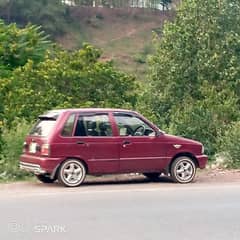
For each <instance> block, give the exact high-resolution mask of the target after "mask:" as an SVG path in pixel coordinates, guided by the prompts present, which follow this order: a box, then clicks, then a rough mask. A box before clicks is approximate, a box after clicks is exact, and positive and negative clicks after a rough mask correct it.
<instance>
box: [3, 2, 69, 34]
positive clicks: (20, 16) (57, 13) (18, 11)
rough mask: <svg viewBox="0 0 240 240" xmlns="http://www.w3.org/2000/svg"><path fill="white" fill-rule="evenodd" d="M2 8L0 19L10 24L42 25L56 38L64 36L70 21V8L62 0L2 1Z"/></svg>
mask: <svg viewBox="0 0 240 240" xmlns="http://www.w3.org/2000/svg"><path fill="white" fill-rule="evenodd" d="M0 6H1V10H0V17H1V18H2V19H4V20H5V21H7V22H8V23H11V22H17V23H18V24H19V25H21V26H25V25H26V24H28V23H32V24H37V25H41V26H42V28H43V30H44V31H46V32H47V33H49V34H51V35H54V36H57V35H61V34H63V33H64V32H65V30H64V29H65V21H69V20H70V15H69V6H68V5H64V4H62V2H61V1H60V0H51V1H48V0H38V1H33V0H1V2H0Z"/></svg>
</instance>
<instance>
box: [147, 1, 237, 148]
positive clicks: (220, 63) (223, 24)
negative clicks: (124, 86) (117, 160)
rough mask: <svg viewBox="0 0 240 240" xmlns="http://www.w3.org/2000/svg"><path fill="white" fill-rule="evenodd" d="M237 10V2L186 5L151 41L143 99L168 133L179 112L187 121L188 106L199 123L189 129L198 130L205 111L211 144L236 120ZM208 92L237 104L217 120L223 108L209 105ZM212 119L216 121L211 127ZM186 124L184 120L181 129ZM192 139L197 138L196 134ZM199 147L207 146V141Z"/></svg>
mask: <svg viewBox="0 0 240 240" xmlns="http://www.w3.org/2000/svg"><path fill="white" fill-rule="evenodd" d="M239 10H240V2H239V1H232V0H231V1H230V0H203V1H197V0H186V1H183V3H182V5H181V6H180V8H179V9H178V10H177V16H176V19H175V20H174V21H173V22H172V23H167V24H166V25H165V27H164V30H163V36H162V38H161V39H159V38H158V37H157V36H156V37H155V47H156V50H155V52H156V53H155V54H154V55H153V56H152V57H151V60H150V84H149V93H148V95H147V96H148V99H149V102H148V103H149V104H150V106H151V109H152V112H154V113H155V119H158V123H159V124H160V126H161V127H163V128H166V129H169V127H170V126H171V129H173V124H174V123H175V125H176V124H178V123H179V122H176V121H175V120H176V119H178V118H181V113H182V114H183V115H186V114H187V116H188V118H191V116H192V115H191V114H192V111H187V108H188V106H189V107H190V108H192V107H191V106H192V104H193V106H194V112H195V113H194V114H197V116H198V118H197V119H198V120H197V121H195V122H192V123H191V126H189V127H193V128H194V127H195V126H196V124H199V127H200V126H201V123H203V122H205V117H206V116H207V115H206V114H204V111H205V112H206V111H207V114H209V115H210V117H209V121H212V122H213V123H215V125H214V129H212V128H211V126H212V125H211V124H209V125H207V124H206V126H205V125H204V127H206V128H207V130H206V131H209V134H210V135H212V136H213V138H211V140H213V142H211V144H214V138H216V135H217V132H218V131H217V130H219V129H221V128H224V126H225V125H226V124H228V123H229V122H231V121H234V120H236V118H238V116H236V115H235V114H233V113H234V112H235V113H238V112H239V103H240V81H239V79H240V65H239V61H240V51H239V49H240V48H239V46H240V25H239V24H238V22H239V21H240V15H239ZM210 89H214V92H213V93H211V94H215V95H216V96H224V100H225V101H227V99H228V98H227V96H228V95H229V96H231V99H232V101H233V102H235V103H236V104H234V107H232V108H230V111H228V110H226V111H225V117H224V119H222V120H221V117H220V115H221V108H220V109H219V106H221V105H222V104H223V105H224V104H225V103H223V102H222V100H223V99H221V98H220V97H216V99H215V101H208V100H209V97H212V96H209V92H208V91H207V90H210ZM226 91H227V95H226ZM215 107H216V108H215ZM229 107H230V106H229ZM216 109H219V110H216ZM215 110H216V111H215ZM186 111H187V112H186ZM185 119H186V118H185ZM215 119H219V121H217V122H214V121H215ZM188 123H189V122H188V121H185V128H186V129H188ZM200 128H201V127H200ZM174 129H175V130H176V131H175V133H177V134H182V131H179V130H177V129H178V128H177V127H174ZM202 129H203V126H202ZM193 131H194V130H193ZM193 131H190V132H188V133H186V131H185V132H184V135H185V136H186V135H192V134H193ZM194 136H196V138H197V139H201V137H202V136H201V132H200V131H198V132H195V133H194ZM206 138H207V137H206ZM203 142H209V139H205V140H203ZM209 148H212V147H210V146H209Z"/></svg>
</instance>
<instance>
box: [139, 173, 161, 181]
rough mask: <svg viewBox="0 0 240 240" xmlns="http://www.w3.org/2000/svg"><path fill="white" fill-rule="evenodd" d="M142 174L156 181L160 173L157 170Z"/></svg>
mask: <svg viewBox="0 0 240 240" xmlns="http://www.w3.org/2000/svg"><path fill="white" fill-rule="evenodd" d="M143 175H144V176H145V177H147V178H148V179H149V180H151V181H157V180H158V179H159V176H160V175H161V173H159V172H153V173H143Z"/></svg>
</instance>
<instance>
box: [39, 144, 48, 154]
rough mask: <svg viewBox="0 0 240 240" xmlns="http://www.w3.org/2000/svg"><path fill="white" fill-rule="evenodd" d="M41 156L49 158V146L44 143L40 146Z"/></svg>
mask: <svg viewBox="0 0 240 240" xmlns="http://www.w3.org/2000/svg"><path fill="white" fill-rule="evenodd" d="M41 155H42V156H49V155H50V145H49V144H47V143H45V144H43V145H42V146H41Z"/></svg>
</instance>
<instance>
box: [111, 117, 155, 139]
mask: <svg viewBox="0 0 240 240" xmlns="http://www.w3.org/2000/svg"><path fill="white" fill-rule="evenodd" d="M114 118H115V120H116V123H117V126H118V130H119V135H120V136H154V135H155V132H154V130H153V129H152V128H151V127H150V126H149V125H148V124H146V123H145V122H144V121H142V120H141V119H140V118H138V117H135V116H130V115H125V114H123V115H121V114H114Z"/></svg>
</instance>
